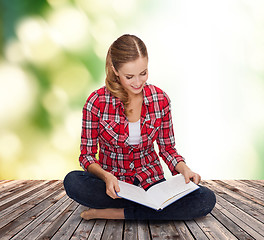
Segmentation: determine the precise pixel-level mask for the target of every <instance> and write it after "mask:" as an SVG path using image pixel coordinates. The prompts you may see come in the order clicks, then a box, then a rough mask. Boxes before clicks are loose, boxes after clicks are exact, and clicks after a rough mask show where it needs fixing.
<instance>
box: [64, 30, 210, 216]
mask: <svg viewBox="0 0 264 240" xmlns="http://www.w3.org/2000/svg"><path fill="white" fill-rule="evenodd" d="M106 74H107V76H106V86H104V87H102V88H100V89H98V90H97V91H94V92H93V93H92V94H91V95H90V96H89V97H88V99H87V101H86V103H85V105H84V108H83V122H82V136H81V154H80V158H79V161H80V165H81V166H82V168H83V169H84V171H73V172H70V173H69V174H68V175H67V176H66V177H65V179H64V187H65V190H66V192H67V194H68V196H69V197H70V198H72V199H74V200H75V201H77V202H78V203H80V204H82V205H85V206H87V207H89V209H88V210H86V211H84V212H82V214H81V217H82V218H84V219H87V220H89V219H94V218H103V219H138V220H142V219H149V220H189V219H193V218H197V217H200V216H205V215H206V214H208V213H209V212H210V211H211V210H212V209H213V207H214V205H215V195H214V193H213V192H212V191H211V190H209V189H207V188H205V187H202V186H201V187H200V188H199V189H198V190H196V191H194V192H192V193H191V194H189V195H187V196H185V197H183V198H181V199H180V200H178V201H176V202H174V203H173V204H171V205H169V206H168V207H166V208H165V209H164V210H162V211H155V210H153V209H151V208H148V207H145V206H142V205H140V204H136V203H134V202H131V201H128V200H125V199H121V198H119V197H118V196H117V194H116V192H119V191H120V189H119V186H118V180H121V181H126V182H128V183H131V184H135V185H138V186H140V187H142V188H144V189H145V190H147V189H148V188H149V187H151V186H153V185H154V184H157V183H159V182H162V181H165V178H164V173H163V170H162V167H161V164H160V161H159V158H158V155H157V153H156V152H155V150H154V146H153V142H154V141H156V142H157V144H158V147H159V155H160V156H161V157H162V159H163V160H164V161H165V163H166V164H167V165H168V167H169V169H170V171H171V173H172V174H173V175H175V174H177V173H181V174H182V175H183V176H184V178H185V181H186V183H188V182H189V181H190V180H192V181H193V182H194V183H196V184H199V182H200V179H201V177H200V175H199V174H197V173H195V172H193V171H192V170H190V168H189V167H188V166H187V165H186V164H185V161H184V159H183V157H182V156H181V155H179V154H178V153H177V151H176V149H175V147H174V146H175V143H174V133H173V127H172V119H171V112H170V100H169V98H168V96H167V95H166V93H164V92H163V91H162V90H161V89H159V88H157V87H155V86H153V85H150V84H147V83H146V81H147V79H148V53H147V49H146V46H145V44H144V43H143V41H142V40H141V39H139V38H138V37H136V36H133V35H128V34H126V35H123V36H121V37H119V38H118V39H117V40H116V41H115V42H114V43H113V44H112V45H111V46H110V48H109V50H108V53H107V58H106ZM98 145H99V157H98V159H97V158H96V154H97V150H98Z"/></svg>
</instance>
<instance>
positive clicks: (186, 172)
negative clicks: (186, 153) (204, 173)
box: [176, 162, 201, 184]
mask: <svg viewBox="0 0 264 240" xmlns="http://www.w3.org/2000/svg"><path fill="white" fill-rule="evenodd" d="M176 171H178V172H179V173H181V174H182V175H183V176H184V178H185V182H186V183H189V182H190V181H193V182H194V183H195V184H199V183H200V181H201V176H200V175H199V174H198V173H195V172H193V171H192V170H191V169H190V168H189V167H188V166H187V165H186V164H185V163H184V162H179V163H178V164H177V165H176Z"/></svg>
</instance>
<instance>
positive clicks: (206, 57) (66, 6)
mask: <svg viewBox="0 0 264 240" xmlns="http://www.w3.org/2000/svg"><path fill="white" fill-rule="evenodd" d="M263 26H264V3H263V2H262V1H249V0H248V1H246V0H241V1H227V0H226V1H209V0H207V1H205V0H203V1H195V0H192V1H185V0H175V1H172V0H171V1H170V0H163V1H161V0H160V1H158V0H126V1H121V0H114V1H108V0H97V1H92V0H72V1H69V0H48V1H42V0H23V1H21V0H0V179H63V177H64V176H65V174H66V173H67V172H69V171H71V170H73V169H80V167H79V162H78V156H79V143H80V132H81V114H82V113H81V111H82V107H83V105H84V103H85V100H86V98H87V97H88V95H89V94H90V93H91V92H92V91H93V90H95V89H97V88H99V87H101V86H102V85H103V84H104V78H105V71H104V61H105V56H106V53H107V50H108V48H109V46H110V44H111V43H112V42H113V41H114V40H115V39H116V38H117V37H119V36H120V35H122V34H124V33H130V34H135V35H137V36H139V37H140V38H142V40H143V41H144V42H145V43H146V45H147V47H148V51H149V58H150V61H149V72H150V76H149V80H148V81H149V82H150V83H152V84H155V85H157V86H159V87H160V88H162V89H163V90H164V91H165V92H167V93H168V95H169V96H170V98H171V104H172V116H173V123H174V130H175V137H176V143H177V145H176V147H177V149H178V151H179V153H180V154H182V155H183V156H184V157H185V158H186V161H187V163H188V165H189V166H190V167H191V168H192V169H193V170H195V171H197V172H199V173H200V174H201V175H202V178H204V179H222V178H224V179H264V163H263V159H264V78H263V76H264V31H263ZM166 174H167V175H169V173H168V172H167V170H166Z"/></svg>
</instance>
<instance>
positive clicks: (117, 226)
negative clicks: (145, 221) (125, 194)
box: [101, 220, 124, 240]
mask: <svg viewBox="0 0 264 240" xmlns="http://www.w3.org/2000/svg"><path fill="white" fill-rule="evenodd" d="M123 226H124V220H107V223H106V226H105V228H104V232H103V235H102V238H101V240H122V236H123Z"/></svg>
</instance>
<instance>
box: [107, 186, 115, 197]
mask: <svg viewBox="0 0 264 240" xmlns="http://www.w3.org/2000/svg"><path fill="white" fill-rule="evenodd" d="M106 194H107V195H108V196H109V197H111V198H113V199H115V198H116V193H115V190H114V188H113V187H110V188H108V189H107V191H106Z"/></svg>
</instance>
